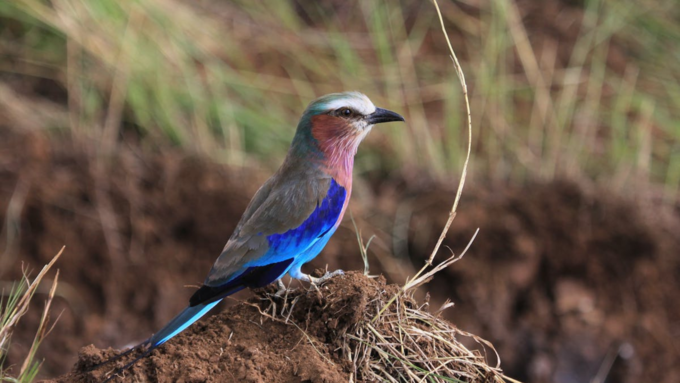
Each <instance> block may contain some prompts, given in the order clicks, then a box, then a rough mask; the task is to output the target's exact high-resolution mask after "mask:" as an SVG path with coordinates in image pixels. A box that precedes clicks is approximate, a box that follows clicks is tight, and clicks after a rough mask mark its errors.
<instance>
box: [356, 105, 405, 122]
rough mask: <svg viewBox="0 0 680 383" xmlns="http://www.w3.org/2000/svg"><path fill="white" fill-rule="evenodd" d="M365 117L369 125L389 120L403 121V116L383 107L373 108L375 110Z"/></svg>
mask: <svg viewBox="0 0 680 383" xmlns="http://www.w3.org/2000/svg"><path fill="white" fill-rule="evenodd" d="M365 119H366V121H367V122H368V123H369V124H371V125H372V124H380V123H383V122H390V121H404V117H402V116H400V115H398V114H397V113H394V112H392V111H391V110H387V109H383V108H375V112H373V113H371V114H369V115H368V116H366V117H365Z"/></svg>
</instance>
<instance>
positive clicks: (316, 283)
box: [300, 269, 345, 286]
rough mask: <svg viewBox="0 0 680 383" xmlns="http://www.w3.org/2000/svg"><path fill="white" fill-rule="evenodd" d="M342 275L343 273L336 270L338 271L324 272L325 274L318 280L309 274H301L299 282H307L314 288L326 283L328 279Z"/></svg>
mask: <svg viewBox="0 0 680 383" xmlns="http://www.w3.org/2000/svg"><path fill="white" fill-rule="evenodd" d="M344 274H345V272H344V271H342V270H340V269H338V270H335V271H332V272H331V271H326V274H324V275H323V277H320V278H316V277H313V276H311V275H309V274H303V278H301V279H300V280H303V281H306V282H309V283H311V284H312V285H314V286H319V285H320V284H322V283H324V282H326V281H327V280H329V279H331V278H333V277H335V276H338V275H344Z"/></svg>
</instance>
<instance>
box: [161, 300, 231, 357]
mask: <svg viewBox="0 0 680 383" xmlns="http://www.w3.org/2000/svg"><path fill="white" fill-rule="evenodd" d="M221 300H222V299H219V300H216V301H214V302H210V303H206V304H198V305H196V306H189V307H187V308H185V309H184V311H182V312H181V313H179V314H178V315H177V316H176V317H174V318H173V319H172V320H171V321H170V322H169V323H168V324H166V325H165V327H163V328H162V329H160V330H159V331H158V332H157V333H155V334H154V335H153V336H152V337H151V339H150V344H151V347H158V346H160V345H162V344H163V343H165V342H167V341H168V340H170V338H172V337H174V336H175V335H177V334H179V333H180V332H182V331H184V329H186V328H187V327H189V326H191V325H192V324H193V323H194V322H196V321H197V320H199V319H200V318H201V317H202V316H203V315H205V314H206V313H207V312H208V311H210V309H212V308H213V307H215V305H216V304H218V303H220V301H221Z"/></svg>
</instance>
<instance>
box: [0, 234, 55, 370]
mask: <svg viewBox="0 0 680 383" xmlns="http://www.w3.org/2000/svg"><path fill="white" fill-rule="evenodd" d="M63 251H64V248H63V247H62V249H61V250H60V251H59V253H57V255H55V256H54V258H52V260H51V261H50V263H48V264H47V265H45V266H44V267H43V269H42V270H41V271H40V273H38V275H37V276H36V277H35V278H34V279H33V280H32V281H31V280H30V279H29V277H28V275H27V273H24V277H23V279H21V280H20V281H19V282H18V283H16V284H14V285H13V286H12V288H11V290H10V291H9V294H8V295H7V297H8V298H7V300H6V301H5V302H3V300H2V299H0V381H5V382H16V383H19V382H20V383H30V382H32V381H34V380H35V378H36V376H37V375H38V372H39V370H40V365H41V362H39V361H37V360H35V358H36V353H37V351H38V348H39V347H40V344H41V343H42V341H43V339H45V337H46V336H47V335H48V334H49V333H50V331H51V330H52V328H53V327H52V326H50V325H49V311H50V306H51V305H52V300H53V299H54V294H55V293H56V290H57V283H58V280H59V271H57V273H56V275H55V277H54V280H53V281H52V287H51V288H50V292H49V294H48V296H47V300H46V301H45V307H44V309H43V312H42V316H41V317H40V323H39V324H38V328H37V329H36V333H35V338H34V339H33V343H32V344H31V348H30V349H29V351H28V354H27V355H26V357H25V359H24V362H23V364H22V365H21V368H20V369H19V373H18V374H17V375H16V376H15V377H12V376H10V374H9V372H8V371H7V367H6V366H5V361H6V358H7V353H8V351H9V349H10V343H11V338H12V332H13V330H14V329H15V328H16V326H17V325H18V323H19V321H20V320H21V318H22V317H23V316H24V315H26V313H27V312H28V308H29V305H30V303H31V300H32V299H33V295H34V294H35V292H36V291H37V289H38V286H39V285H40V283H41V281H42V279H43V278H44V277H45V275H46V274H47V272H48V271H49V270H50V269H51V268H52V266H54V264H55V263H56V262H57V260H58V259H59V257H60V256H61V254H62V253H63ZM3 298H4V294H3Z"/></svg>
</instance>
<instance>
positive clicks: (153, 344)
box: [90, 299, 222, 382]
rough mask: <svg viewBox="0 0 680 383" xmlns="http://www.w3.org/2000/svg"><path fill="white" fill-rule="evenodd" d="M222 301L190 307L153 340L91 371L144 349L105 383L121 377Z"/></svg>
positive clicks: (148, 340)
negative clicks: (120, 375) (121, 374)
mask: <svg viewBox="0 0 680 383" xmlns="http://www.w3.org/2000/svg"><path fill="white" fill-rule="evenodd" d="M221 300H222V299H219V300H216V301H214V302H209V303H202V304H197V305H195V306H189V307H187V308H185V309H184V310H183V311H182V312H181V313H179V314H178V315H177V316H176V317H174V318H173V319H172V320H171V321H170V322H168V324H166V325H165V326H164V327H163V328H162V329H160V330H159V331H158V332H157V333H156V334H154V335H153V336H152V337H151V338H149V339H147V340H145V341H144V342H142V343H140V344H138V345H137V346H135V347H133V348H131V349H129V350H127V351H125V352H124V353H122V354H120V355H118V356H116V357H113V358H111V359H109V360H107V361H105V362H103V363H100V364H98V365H96V366H93V367H92V368H91V369H90V370H93V369H96V368H99V367H101V366H103V365H105V364H108V363H110V362H113V361H116V360H118V359H120V358H121V357H123V356H125V355H128V354H130V353H131V352H133V351H135V350H139V349H144V352H143V353H142V354H141V355H139V356H137V357H136V358H134V359H133V360H132V361H130V362H129V363H127V364H126V365H125V366H123V367H121V368H119V369H117V370H116V371H114V372H113V373H112V374H111V375H110V376H109V377H108V378H107V379H106V380H105V381H104V382H108V381H110V380H111V379H113V378H114V377H116V376H117V375H119V374H120V373H121V372H123V371H125V370H127V369H128V368H130V367H132V365H134V364H135V363H137V361H139V360H140V359H142V358H144V357H145V356H147V355H149V354H150V353H151V352H152V351H153V350H155V349H156V348H157V347H158V346H160V345H162V344H163V343H165V342H167V341H168V340H170V339H171V338H172V337H174V336H175V335H177V334H179V333H180V332H182V331H184V329H186V328H187V327H189V326H191V324H193V323H194V322H196V321H197V320H199V319H200V318H201V317H202V316H203V315H205V314H206V313H207V312H208V311H210V309H212V308H213V307H215V305H217V304H218V303H220V301H221Z"/></svg>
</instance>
